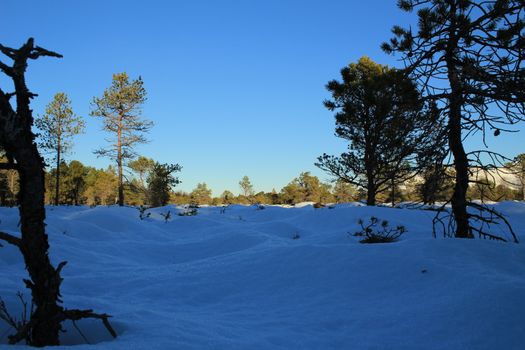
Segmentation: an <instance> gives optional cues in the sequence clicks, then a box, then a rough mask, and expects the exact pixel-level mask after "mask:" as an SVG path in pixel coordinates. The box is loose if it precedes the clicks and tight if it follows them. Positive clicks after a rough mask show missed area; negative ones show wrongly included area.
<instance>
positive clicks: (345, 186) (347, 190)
mask: <svg viewBox="0 0 525 350" xmlns="http://www.w3.org/2000/svg"><path fill="white" fill-rule="evenodd" d="M355 194H356V189H355V187H354V186H352V185H351V184H349V183H346V182H344V181H343V180H340V179H339V180H337V181H336V182H335V185H334V189H333V195H334V198H335V201H336V203H348V202H352V201H353V200H355Z"/></svg>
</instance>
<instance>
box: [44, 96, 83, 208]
mask: <svg viewBox="0 0 525 350" xmlns="http://www.w3.org/2000/svg"><path fill="white" fill-rule="evenodd" d="M35 125H36V127H37V128H38V129H39V130H40V134H39V137H40V143H39V145H40V147H41V148H42V149H44V150H46V151H49V152H51V153H52V154H53V159H54V160H55V164H56V167H55V169H56V172H55V176H56V178H55V205H59V198H60V196H59V192H60V163H61V162H62V160H63V155H64V154H66V153H67V152H69V151H70V150H71V147H72V145H73V143H72V140H71V139H72V138H73V136H75V135H78V134H80V133H82V132H84V121H83V120H82V118H81V117H79V116H77V115H75V113H74V112H73V108H72V107H71V101H70V100H69V98H68V97H67V95H66V94H65V93H63V92H59V93H57V94H56V95H55V97H54V98H53V101H51V102H50V103H49V104H48V105H47V107H46V111H45V113H44V115H43V116H41V117H38V118H37V119H36V120H35Z"/></svg>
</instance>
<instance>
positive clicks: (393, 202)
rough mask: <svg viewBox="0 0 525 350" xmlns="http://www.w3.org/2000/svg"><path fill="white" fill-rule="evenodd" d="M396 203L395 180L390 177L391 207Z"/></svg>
mask: <svg viewBox="0 0 525 350" xmlns="http://www.w3.org/2000/svg"><path fill="white" fill-rule="evenodd" d="M395 205H396V181H395V179H394V178H393V177H392V208H393V207H394V206H395Z"/></svg>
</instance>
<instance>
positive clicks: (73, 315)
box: [63, 310, 117, 338]
mask: <svg viewBox="0 0 525 350" xmlns="http://www.w3.org/2000/svg"><path fill="white" fill-rule="evenodd" d="M63 313H64V320H70V321H78V320H81V319H83V318H95V319H99V320H102V323H103V324H104V327H106V329H107V330H108V332H109V334H111V336H112V337H113V338H116V337H117V332H115V330H114V329H113V327H112V326H111V324H110V323H109V318H110V317H111V316H110V315H108V314H97V313H94V312H93V310H64V312H63Z"/></svg>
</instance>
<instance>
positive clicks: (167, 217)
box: [160, 210, 171, 222]
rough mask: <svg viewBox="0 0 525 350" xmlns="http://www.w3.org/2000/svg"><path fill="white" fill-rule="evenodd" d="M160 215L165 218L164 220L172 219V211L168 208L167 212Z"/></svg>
mask: <svg viewBox="0 0 525 350" xmlns="http://www.w3.org/2000/svg"><path fill="white" fill-rule="evenodd" d="M160 215H161V216H162V217H163V218H164V222H168V221H169V219H171V211H170V210H168V212H167V213H160Z"/></svg>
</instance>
